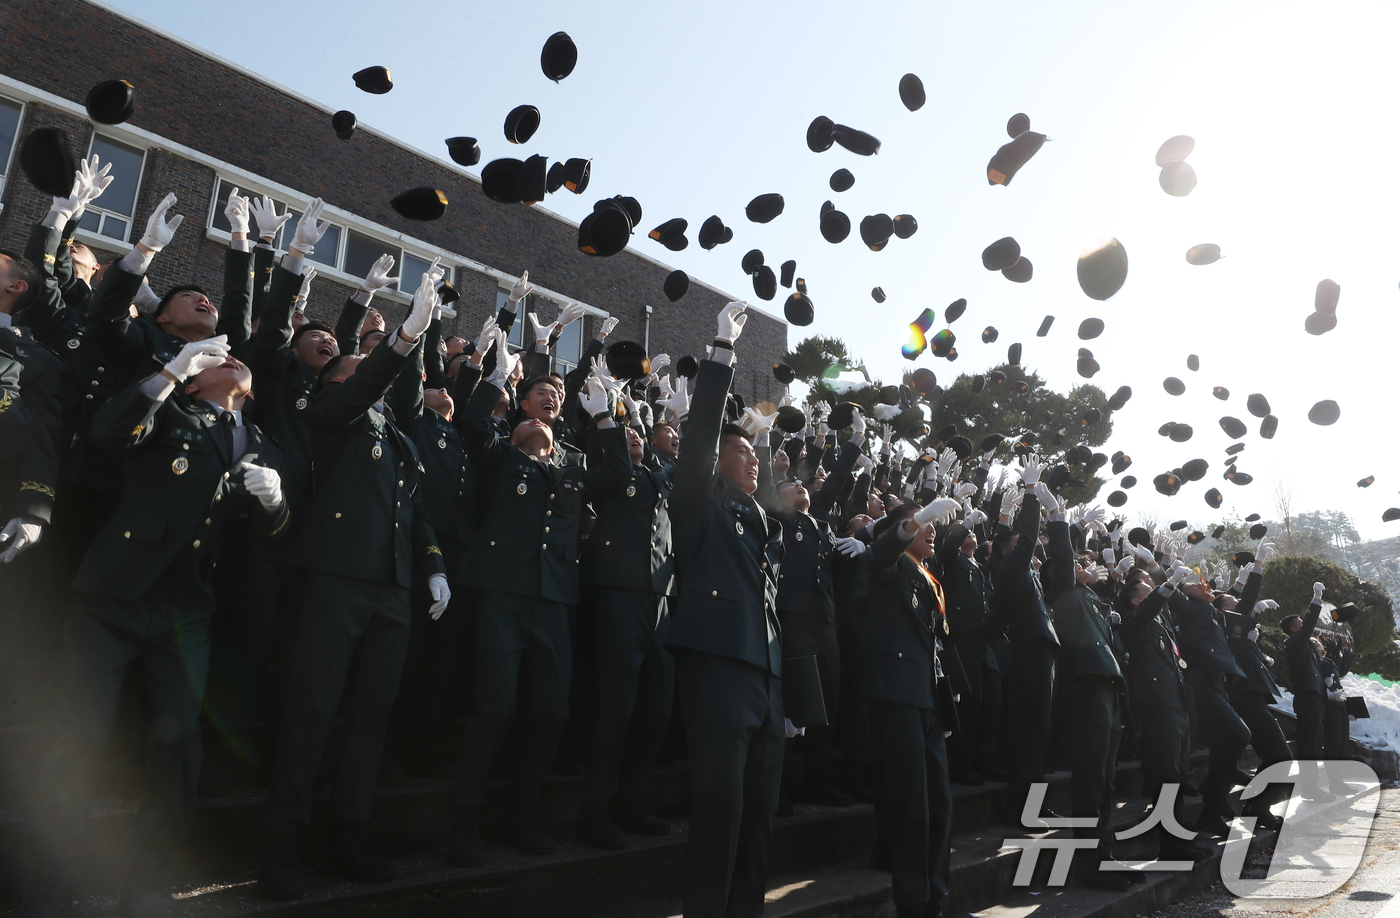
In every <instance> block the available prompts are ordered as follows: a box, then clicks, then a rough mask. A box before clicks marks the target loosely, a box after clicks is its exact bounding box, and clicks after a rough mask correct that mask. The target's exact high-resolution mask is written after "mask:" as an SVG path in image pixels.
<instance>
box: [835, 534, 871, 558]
mask: <svg viewBox="0 0 1400 918" xmlns="http://www.w3.org/2000/svg"><path fill="white" fill-rule="evenodd" d="M836 550H837V551H839V552H840V553H841V554H843V555H845V556H846V557H847V558H859V557H860V556H861V555H863V554H865V543H864V542H862V541H861V540H860V539H857V538H856V537H855V536H847V537H846V538H844V539H837V540H836Z"/></svg>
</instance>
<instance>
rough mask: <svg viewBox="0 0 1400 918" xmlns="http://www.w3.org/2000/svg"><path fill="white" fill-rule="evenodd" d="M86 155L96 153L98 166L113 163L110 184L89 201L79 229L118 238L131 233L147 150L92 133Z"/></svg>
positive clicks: (122, 238)
mask: <svg viewBox="0 0 1400 918" xmlns="http://www.w3.org/2000/svg"><path fill="white" fill-rule="evenodd" d="M88 152H89V155H92V154H96V155H97V160H98V164H99V166H100V165H102V164H105V163H111V164H112V171H111V172H109V173H108V175H110V176H111V177H112V184H110V185H108V186H107V190H106V191H104V192H102V197H100V198H98V199H97V201H96V202H95V203H94V204H89V205H88V208H87V212H86V213H84V214H83V219H82V221H81V222H80V223H79V224H78V225H79V226H80V227H81V228H82V229H85V230H87V231H88V232H90V233H97V234H98V235H99V236H106V237H108V238H109V239H116V240H117V241H118V242H125V241H126V240H127V239H128V238H129V236H130V234H131V220H132V217H133V215H134V214H135V213H136V194H137V192H138V191H139V190H140V189H141V172H142V169H143V168H144V167H145V163H146V151H145V150H140V149H137V148H136V147H132V146H128V145H127V144H124V143H121V142H119V141H116V140H113V139H112V138H110V137H104V136H103V135H101V134H93V135H92V147H91V148H90V150H89V151H88Z"/></svg>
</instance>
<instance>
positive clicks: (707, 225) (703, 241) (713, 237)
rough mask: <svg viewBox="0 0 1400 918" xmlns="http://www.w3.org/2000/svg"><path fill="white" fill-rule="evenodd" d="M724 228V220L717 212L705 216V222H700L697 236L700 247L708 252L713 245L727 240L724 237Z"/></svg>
mask: <svg viewBox="0 0 1400 918" xmlns="http://www.w3.org/2000/svg"><path fill="white" fill-rule="evenodd" d="M726 229H727V227H726V226H725V225H724V221H723V220H721V219H720V218H719V215H718V214H712V215H710V216H709V217H706V218H705V222H704V223H702V224H700V234H699V236H698V240H699V242H700V248H702V249H704V250H705V251H707V252H708V251H709V250H710V249H713V248H714V247H715V246H717V245H722V244H723V243H725V242H728V241H729V240H728V239H726V238H725V230H726Z"/></svg>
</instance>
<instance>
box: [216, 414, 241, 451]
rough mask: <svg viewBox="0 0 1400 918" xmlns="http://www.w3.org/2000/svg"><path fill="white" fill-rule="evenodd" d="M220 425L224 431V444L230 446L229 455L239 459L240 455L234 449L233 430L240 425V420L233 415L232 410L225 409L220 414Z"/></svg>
mask: <svg viewBox="0 0 1400 918" xmlns="http://www.w3.org/2000/svg"><path fill="white" fill-rule="evenodd" d="M219 427H220V428H221V429H222V430H223V432H224V446H226V447H227V448H228V454H229V456H231V457H232V458H234V459H237V458H238V457H237V456H235V455H234V451H233V431H234V429H235V428H237V427H238V420H237V418H235V417H234V416H233V412H232V411H225V412H224V413H223V414H221V415H219Z"/></svg>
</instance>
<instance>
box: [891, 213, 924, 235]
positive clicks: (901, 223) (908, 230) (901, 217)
mask: <svg viewBox="0 0 1400 918" xmlns="http://www.w3.org/2000/svg"><path fill="white" fill-rule="evenodd" d="M918 231H919V221H918V220H915V219H914V215H913V214H895V216H894V235H895V238H896V239H908V238H909V237H910V236H912V235H914V234H915V233H917V232H918Z"/></svg>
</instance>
